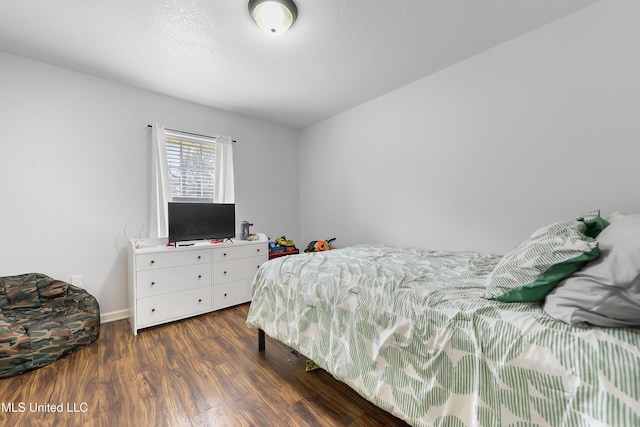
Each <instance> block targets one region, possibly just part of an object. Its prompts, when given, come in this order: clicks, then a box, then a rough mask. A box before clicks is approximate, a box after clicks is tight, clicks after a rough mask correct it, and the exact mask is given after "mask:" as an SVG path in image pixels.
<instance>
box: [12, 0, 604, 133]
mask: <svg viewBox="0 0 640 427" xmlns="http://www.w3.org/2000/svg"><path fill="white" fill-rule="evenodd" d="M295 1H296V4H297V5H298V11H299V15H298V20H297V21H296V22H295V23H294V24H293V26H292V27H291V29H290V30H289V31H288V32H286V33H285V34H283V35H281V36H279V37H270V36H268V35H266V34H265V33H263V32H262V31H261V30H260V29H258V27H257V26H256V25H255V24H254V23H253V21H252V20H251V18H250V16H249V12H248V10H247V3H248V0H206V1H205V0H101V1H87V0H55V1H54V0H15V1H14V0H5V1H1V2H0V50H1V51H5V52H8V53H12V54H16V55H21V56H24V57H27V58H32V59H36V60H39V61H42V62H46V63H50V64H54V65H59V66H62V67H67V68H70V69H73V70H78V71H81V72H84V73H87V74H92V75H96V76H99V77H103V78H106V79H110V80H115V81H117V82H121V83H125V84H129V85H132V86H136V87H140V88H144V89H148V90H151V91H154V92H159V93H162V94H166V95H171V96H174V97H177V98H182V99H185V100H188V101H192V102H196V103H200V104H204V105H208V106H212V107H216V108H221V109H224V110H228V111H233V112H237V113H241V114H246V115H249V116H252V117H257V118H261V119H264V120H267V121H270V122H274V123H280V124H283V125H286V126H289V127H292V128H297V129H301V128H304V127H306V126H309V125H311V124H314V123H317V122H318V121H321V120H323V119H325V118H328V117H331V116H333V115H335V114H338V113H340V112H342V111H345V110H347V109H349V108H351V107H354V106H356V105H358V104H361V103H363V102H365V101H367V100H370V99H373V98H375V97H377V96H379V95H382V94H384V93H386V92H389V91H391V90H393V89H396V88H398V87H401V86H403V85H406V84H408V83H410V82H412V81H415V80H417V79H419V78H421V77H424V76H426V75H429V74H431V73H434V72H436V71H438V70H441V69H443V68H445V67H448V66H450V65H452V64H454V63H456V62H459V61H461V60H463V59H465V58H468V57H470V56H472V55H475V54H477V53H479V52H482V51H484V50H486V49H489V48H491V47H493V46H496V45H497V44H500V43H502V42H504V41H507V40H509V39H512V38H514V37H517V36H519V35H521V34H524V33H526V32H528V31H531V30H533V29H535V28H538V27H540V26H543V25H545V24H547V23H549V22H552V21H554V20H556V19H559V18H561V17H563V16H565V15H567V14H570V13H572V12H574V11H576V10H578V9H581V8H583V7H585V6H588V5H590V4H593V3H595V2H596V1H597V0H561V1H560V0H295ZM0 70H1V69H0ZM0 72H1V71H0Z"/></svg>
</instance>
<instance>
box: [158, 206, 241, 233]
mask: <svg viewBox="0 0 640 427" xmlns="http://www.w3.org/2000/svg"><path fill="white" fill-rule="evenodd" d="M168 215H169V242H172V243H175V242H184V241H188V240H208V239H227V238H232V237H235V235H236V205H235V204H233V203H189V202H169V209H168Z"/></svg>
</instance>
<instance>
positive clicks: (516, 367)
mask: <svg viewBox="0 0 640 427" xmlns="http://www.w3.org/2000/svg"><path fill="white" fill-rule="evenodd" d="M598 218H599V216H598ZM570 222H571V224H572V225H574V226H575V225H576V224H578V228H580V227H582V228H580V233H579V234H581V236H582V237H581V239H583V240H585V241H587V242H588V243H589V245H586V246H585V247H584V248H581V249H580V250H583V252H582V255H584V253H590V252H599V251H598V250H595V249H598V248H599V246H600V247H601V246H602V245H603V243H602V242H600V245H598V243H599V242H598V240H597V239H596V238H595V237H590V236H589V235H588V234H592V235H596V237H597V234H599V233H600V232H601V231H602V230H598V231H597V232H593V231H591V232H587V231H586V230H587V229H588V228H589V221H585V220H584V217H578V218H572V219H571V221H570ZM637 222H638V224H640V219H639V220H638V221H637ZM607 225H608V223H604V225H603V226H602V227H601V228H604V229H605V230H606V229H607V228H608V227H607V228H605V227H606V226H607ZM612 225H613V224H612ZM550 227H551V229H553V227H552V226H550ZM609 227H610V226H609ZM638 230H640V225H639V226H638ZM614 231H615V230H614ZM545 232H547V234H545ZM536 233H537V234H536ZM549 233H551V232H550V231H549V227H547V229H546V231H544V230H543V231H542V233H541V230H537V231H536V232H535V233H534V234H532V236H531V237H530V238H529V239H527V241H526V243H528V244H531V242H532V241H535V239H534V237H537V238H540V237H541V236H542V237H543V238H547V239H548V238H549ZM602 233H603V235H604V232H602ZM620 233H622V232H620ZM625 233H626V231H625ZM639 233H640V231H639ZM565 234H566V233H565ZM627 234H628V233H627ZM605 237H606V236H605ZM573 243H575V242H572V244H573ZM536 244H540V242H539V241H538V242H537V243H536ZM594 248H595V249H594ZM516 249H518V248H516ZM520 249H521V248H520ZM545 251H546V249H545ZM560 252H563V251H560ZM564 252H566V251H564ZM609 252H611V251H607V254H608V253H609ZM508 255H509V254H507V255H505V256H497V255H491V254H480V253H475V252H452V251H434V250H427V249H416V248H413V249H412V248H395V247H388V246H382V245H358V246H352V247H348V248H343V249H336V250H332V251H327V252H318V253H310V254H303V255H293V256H287V257H282V258H277V259H273V260H271V261H269V262H267V263H265V264H263V265H262V266H261V268H260V269H259V270H258V273H257V276H256V278H255V280H254V284H253V300H252V303H251V306H250V309H249V313H248V317H247V326H249V327H250V328H255V329H259V330H261V331H264V333H266V334H267V335H269V336H270V337H272V338H274V339H276V340H279V341H281V342H282V343H284V344H286V345H288V346H290V347H291V348H293V349H295V350H296V351H298V352H300V353H301V354H303V355H305V356H306V357H308V358H309V359H311V360H313V361H314V362H315V363H316V364H317V365H318V366H319V367H321V368H322V369H324V370H326V371H327V372H329V373H331V374H332V375H333V376H334V377H335V378H336V379H338V380H340V381H342V382H344V383H346V384H347V385H349V386H350V387H352V388H353V389H354V390H356V391H357V392H358V393H359V394H360V395H362V396H363V397H364V398H366V399H368V400H369V401H371V402H372V403H374V404H375V405H377V406H379V407H381V408H382V409H384V410H386V411H388V412H390V413H392V414H394V415H396V416H397V417H399V418H401V419H403V420H405V421H407V422H408V423H410V424H412V425H415V426H436V425H442V426H445V425H446V426H476V425H479V426H503V425H527V426H529V425H539V426H554V427H559V426H632V425H640V329H638V328H637V327H634V326H618V327H603V326H594V325H593V324H585V323H584V322H582V321H580V322H582V323H580V322H577V323H575V324H571V323H566V322H565V321H561V320H558V318H554V317H552V316H551V315H550V314H549V311H550V310H551V311H553V308H549V307H545V306H546V305H547V304H546V302H545V301H546V298H548V299H551V297H549V295H552V294H553V292H555V291H556V290H557V289H558V288H560V287H561V285H564V284H565V283H564V281H566V280H568V279H569V278H574V277H579V272H580V271H583V270H585V269H586V267H585V265H592V264H597V263H598V262H600V261H601V260H600V261H595V260H596V259H598V258H603V257H602V254H600V253H597V254H596V255H595V256H593V253H591V254H590V255H589V257H591V258H589V257H587V258H589V259H587V260H585V259H582V261H581V263H578V264H576V265H572V266H571V269H572V272H570V273H568V274H565V275H564V276H563V278H561V279H560V282H559V284H558V283H556V285H554V286H552V287H551V288H550V289H549V290H547V291H546V292H545V296H543V301H540V300H539V296H538V297H537V298H538V300H533V301H526V298H524V299H525V300H524V301H515V302H505V301H500V300H499V299H500V298H495V297H490V296H488V292H489V291H488V289H489V290H494V288H495V287H496V286H497V287H498V288H499V287H500V285H495V286H489V285H490V284H491V283H493V282H492V280H493V279H496V277H493V278H492V275H493V276H496V275H500V272H501V270H500V268H499V267H500V266H502V265H503V264H504V263H505V262H508V261H509V256H508ZM518 256H520V257H521V256H522V250H520V252H518V251H516V258H517V257H518ZM576 258H577V257H574V258H573V259H572V262H574V261H573V260H574V259H576ZM583 258H584V257H583ZM604 258H606V257H604ZM556 261H557V260H556ZM556 261H554V263H555V264H554V265H558V263H557V262H556ZM618 261H619V260H618ZM521 264H522V262H521ZM574 264H575V262H574ZM639 264H640V263H639ZM542 270H545V271H548V270H549V268H543V269H542ZM556 270H557V269H556ZM565 270H566V269H565ZM567 271H568V270H567ZM503 276H504V274H503ZM494 281H495V280H494ZM497 282H500V280H497ZM634 286H635V282H634ZM547 287H548V286H547ZM512 293H513V292H512ZM519 298H520V297H519ZM530 299H531V298H530ZM533 299H535V298H533ZM556 305H557V304H556ZM560 305H562V304H560ZM574 311H576V312H577V310H575V307H574ZM631 316H636V317H640V311H639V312H638V313H635V314H632V315H631ZM556 317H559V316H556ZM578 318H579V316H578ZM627 321H628V320H625V319H623V322H627ZM596 323H597V322H596ZM632 323H633V322H632V321H631V324H632Z"/></svg>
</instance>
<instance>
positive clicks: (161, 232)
mask: <svg viewBox="0 0 640 427" xmlns="http://www.w3.org/2000/svg"><path fill="white" fill-rule="evenodd" d="M151 158H152V161H151V209H150V210H151V212H150V219H149V229H150V237H167V236H168V235H169V226H168V220H167V206H168V205H167V203H168V202H169V201H170V200H171V187H170V186H169V171H168V169H167V148H166V135H165V131H164V127H163V126H162V125H159V124H158V123H156V122H153V124H152V125H151Z"/></svg>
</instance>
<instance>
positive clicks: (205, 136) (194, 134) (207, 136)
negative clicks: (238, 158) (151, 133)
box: [147, 125, 236, 143]
mask: <svg viewBox="0 0 640 427" xmlns="http://www.w3.org/2000/svg"><path fill="white" fill-rule="evenodd" d="M147 127H150V128H151V127H153V126H152V125H147ZM165 130H168V131H171V132H180V133H185V134H187V135H193V136H201V137H203V138H211V139H218V137H217V136H209V135H202V134H200V133H193V132H185V131H183V130H177V129H169V128H165ZM231 142H234V143H235V142H236V140H235V139H232V140H231Z"/></svg>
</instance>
